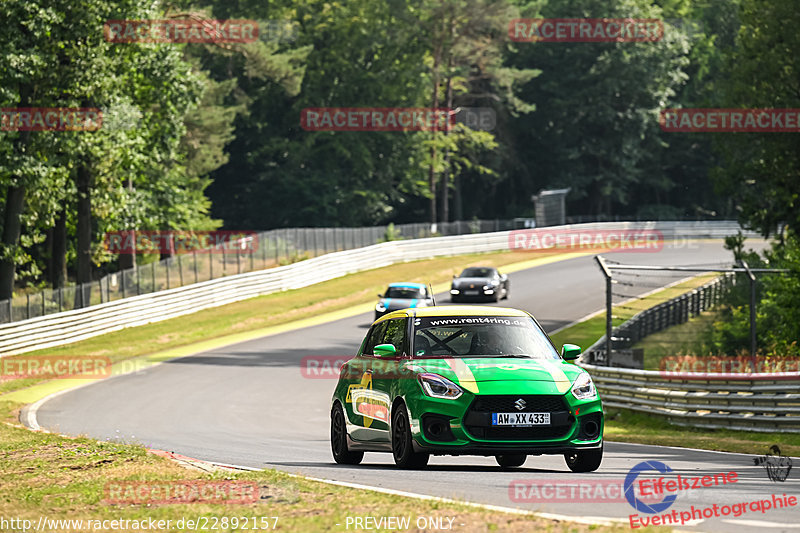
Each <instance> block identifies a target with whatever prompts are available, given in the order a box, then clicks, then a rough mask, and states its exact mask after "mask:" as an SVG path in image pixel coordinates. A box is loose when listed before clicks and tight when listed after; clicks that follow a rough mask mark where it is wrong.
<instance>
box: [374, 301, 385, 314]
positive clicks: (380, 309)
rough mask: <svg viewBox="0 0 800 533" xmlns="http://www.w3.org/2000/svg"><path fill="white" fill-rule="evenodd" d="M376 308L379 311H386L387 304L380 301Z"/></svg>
mask: <svg viewBox="0 0 800 533" xmlns="http://www.w3.org/2000/svg"><path fill="white" fill-rule="evenodd" d="M375 310H376V311H377V312H379V313H383V312H384V311H386V306H385V305H383V303H381V302H378V305H376V306H375Z"/></svg>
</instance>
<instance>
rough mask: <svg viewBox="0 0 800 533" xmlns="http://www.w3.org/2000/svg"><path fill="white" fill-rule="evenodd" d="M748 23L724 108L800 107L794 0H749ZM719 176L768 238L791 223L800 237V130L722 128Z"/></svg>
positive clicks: (744, 9)
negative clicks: (734, 130)
mask: <svg viewBox="0 0 800 533" xmlns="http://www.w3.org/2000/svg"><path fill="white" fill-rule="evenodd" d="M740 18H741V21H742V28H741V30H740V31H739V34H738V37H737V41H736V44H737V46H736V48H735V49H733V50H732V51H731V52H730V54H729V56H728V69H729V76H728V78H727V79H726V80H725V81H724V83H721V84H720V87H719V90H720V91H721V92H722V95H723V97H722V99H721V100H722V102H723V103H724V106H723V107H736V108H738V107H742V108H798V107H800V90H798V81H797V80H798V72H800V35H798V34H797V32H796V31H794V29H793V28H795V27H797V24H798V23H800V11H798V10H797V4H796V2H793V1H792V0H772V1H770V2H757V1H755V0H742V4H741V9H740ZM714 140H715V146H716V148H717V149H718V150H719V152H720V153H721V154H722V156H723V158H724V162H723V164H722V165H721V166H720V167H719V168H718V169H717V171H716V173H715V179H716V183H717V186H718V188H719V192H720V193H721V194H723V195H726V196H729V197H731V198H732V200H733V202H734V203H735V205H736V207H737V209H738V211H739V218H740V220H741V221H742V222H743V223H744V224H746V225H748V226H750V227H752V228H755V229H757V230H758V231H760V232H761V233H762V234H763V235H765V236H768V235H771V234H774V233H775V232H776V231H777V228H778V225H779V224H785V225H786V226H787V227H788V228H789V229H791V230H792V232H793V233H794V234H795V235H800V139H798V136H797V134H795V133H721V134H717V135H716V136H715V139H714Z"/></svg>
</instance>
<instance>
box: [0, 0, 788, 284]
mask: <svg viewBox="0 0 800 533" xmlns="http://www.w3.org/2000/svg"><path fill="white" fill-rule="evenodd" d="M51 4H52V2H45V1H43V0H33V1H31V0H8V1H6V2H3V3H2V6H0V15H2V16H3V18H4V19H5V20H10V21H14V27H13V28H12V30H13V31H8V32H5V33H4V34H3V36H2V37H0V53H2V54H3V55H2V59H3V61H2V64H3V65H4V68H3V69H0V82H2V83H0V97H1V99H2V100H3V106H4V107H59V106H62V107H63V106H69V107H97V108H101V109H103V110H105V113H104V120H105V126H104V127H103V128H101V129H100V130H98V131H89V132H80V131H69V132H36V131H34V132H30V131H0V139H2V140H3V141H4V142H2V143H0V162H1V163H2V164H0V169H2V170H0V214H2V216H0V226H2V228H1V229H2V231H0V299H5V298H7V297H8V296H9V295H10V294H11V293H12V291H13V290H15V289H16V290H24V289H26V288H31V287H42V286H54V287H59V286H63V284H64V283H65V282H66V281H67V280H68V279H74V280H77V281H86V280H89V279H91V278H92V277H93V276H97V275H98V274H100V273H105V272H113V271H116V270H117V269H120V268H124V267H129V266H131V265H132V264H133V258H132V257H130V256H123V257H118V258H117V257H111V256H110V255H109V254H108V253H107V252H106V251H105V250H104V247H103V245H102V241H103V235H104V233H105V232H107V231H116V230H125V229H137V230H173V229H174V230H203V229H213V228H216V227H218V226H219V225H220V224H223V225H224V227H226V228H229V229H236V230H243V229H247V230H261V229H270V228H279V227H291V226H295V227H297V226H346V225H371V224H375V223H388V222H394V223H401V222H408V221H420V220H429V221H444V220H452V219H461V220H469V219H472V218H474V217H480V218H495V217H515V216H531V215H533V206H532V204H531V201H530V198H531V195H532V194H535V193H537V192H538V191H539V190H540V189H542V188H548V187H571V192H570V195H569V197H568V211H569V213H570V214H589V213H591V214H592V215H595V216H616V215H630V216H634V215H636V216H640V217H647V218H650V219H656V218H661V219H664V218H674V217H694V216H710V217H734V216H736V215H737V213H738V211H736V209H735V206H741V207H742V211H741V213H742V215H743V218H742V220H743V221H745V222H749V223H752V224H753V225H754V227H757V228H758V229H760V230H762V231H765V232H768V231H774V229H775V226H776V223H778V222H787V223H788V224H789V227H790V228H791V227H794V226H795V225H796V224H795V222H794V220H795V219H796V218H797V213H798V212H800V210H798V209H797V201H798V189H797V187H798V186H800V185H798V183H800V179H797V178H798V174H797V172H798V164H800V163H798V161H800V159H798V158H799V157H800V156H798V155H797V154H798V153H800V150H798V149H797V148H798V145H797V142H798V141H797V139H796V137H797V136H796V135H789V134H773V133H758V134H756V133H748V134H741V135H739V134H730V135H729V134H720V135H710V134H682V133H671V132H664V131H662V130H661V128H660V127H659V123H658V117H659V110H661V109H664V108H680V107H707V108H708V107H778V108H796V107H800V104H798V96H797V91H796V90H795V80H796V76H795V73H796V72H797V71H798V70H799V69H798V67H797V58H798V57H800V53H798V48H800V45H798V37H797V35H796V32H793V30H792V28H794V27H795V26H796V24H793V22H797V21H798V20H797V17H798V16H800V15H799V14H798V12H797V10H796V9H794V8H795V6H794V2H793V0H770V1H769V2H767V3H766V4H763V2H761V1H758V0H704V1H702V2H700V1H698V0H669V1H654V0H569V1H567V0H542V1H537V2H529V1H527V0H436V1H431V0H410V1H407V2H376V1H374V0H354V1H348V2H333V3H331V2H329V1H328V0H291V1H289V0H278V1H277V2H262V1H260V0H242V1H237V2H230V1H226V0H167V1H165V2H159V3H153V2H149V1H146V0H125V1H122V2H114V3H112V4H109V3H107V2H103V1H101V0H68V1H65V2H61V3H59V5H58V6H53V5H51ZM565 13H571V14H573V15H576V14H579V16H583V17H589V18H608V17H628V18H637V17H638V18H655V19H662V20H664V21H665V24H664V36H663V38H662V39H661V40H659V41H656V42H599V43H592V44H591V45H587V43H573V42H564V43H555V45H553V46H539V45H537V44H536V43H531V42H515V41H512V40H511V39H510V38H509V36H508V27H509V22H510V21H511V20H513V19H515V18H534V17H563V16H564V14H565ZM153 18H155V19H163V18H173V19H186V18H193V19H195V20H198V19H203V18H208V19H231V18H232V19H252V20H255V21H258V22H259V25H260V28H261V31H260V38H259V39H258V40H256V41H255V42H252V43H245V44H242V43H210V44H209V43H206V44H203V43H188V44H186V43H184V44H179V43H116V42H109V41H107V40H106V39H105V38H104V36H103V31H102V30H103V23H104V22H105V21H107V20H115V19H116V20H120V19H136V20H141V19H153ZM776 43H777V44H776ZM437 106H438V107H447V108H453V109H462V110H464V109H466V108H486V109H490V110H491V111H493V112H494V114H495V115H496V124H494V125H493V126H492V127H491V128H490V129H489V130H488V131H483V130H478V129H470V128H468V127H465V126H464V125H463V124H461V123H459V124H458V125H456V126H454V127H453V128H452V129H451V130H450V131H446V132H442V131H436V132H425V131H409V132H372V133H364V132H346V131H345V132H329V131H307V130H304V129H303V128H302V127H300V116H301V114H302V112H303V110H304V109H307V108H314V107H353V108H359V107H417V108H430V107H437ZM464 113H466V111H464ZM712 171H713V174H714V176H715V177H716V184H717V186H718V187H719V191H715V190H714V189H713V186H712V180H711V179H710V178H709V175H710V174H711V173H712ZM746 180H749V181H746ZM795 229H797V228H795ZM389 237H390V238H391V236H389ZM140 259H141V260H143V261H150V260H152V259H154V257H148V258H140Z"/></svg>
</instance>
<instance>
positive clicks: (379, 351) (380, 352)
mask: <svg viewBox="0 0 800 533" xmlns="http://www.w3.org/2000/svg"><path fill="white" fill-rule="evenodd" d="M578 350H579V351H580V348H579V349H578ZM372 353H374V354H375V356H376V357H394V356H395V354H396V353H397V348H395V347H394V344H379V345H377V346H375V347H374V348H373V349H372Z"/></svg>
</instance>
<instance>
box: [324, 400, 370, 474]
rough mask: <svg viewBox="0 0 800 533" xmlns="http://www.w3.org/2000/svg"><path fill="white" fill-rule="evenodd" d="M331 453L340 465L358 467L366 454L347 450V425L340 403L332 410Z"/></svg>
mask: <svg viewBox="0 0 800 533" xmlns="http://www.w3.org/2000/svg"><path fill="white" fill-rule="evenodd" d="M331 452H333V460H334V461H336V462H337V463H339V464H340V465H357V464H358V463H360V462H361V460H362V459H363V458H364V452H351V451H350V450H348V449H347V424H345V420H344V411H342V405H341V404H340V403H338V402H337V403H336V405H334V406H333V409H331Z"/></svg>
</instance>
